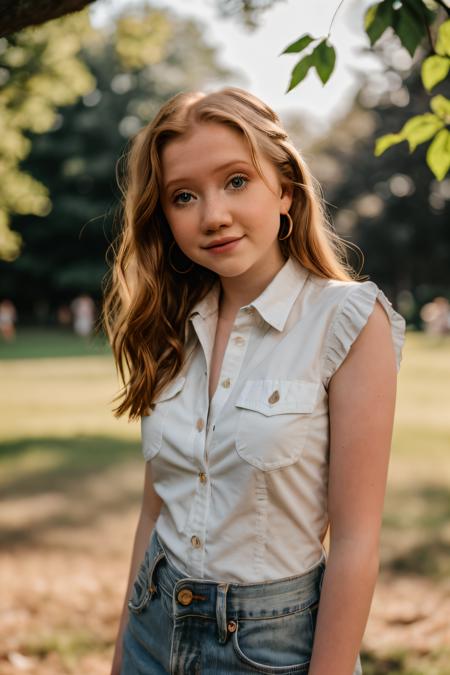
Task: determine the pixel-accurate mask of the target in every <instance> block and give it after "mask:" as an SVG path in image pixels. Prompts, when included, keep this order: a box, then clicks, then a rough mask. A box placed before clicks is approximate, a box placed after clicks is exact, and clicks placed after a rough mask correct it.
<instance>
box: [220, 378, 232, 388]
mask: <svg viewBox="0 0 450 675" xmlns="http://www.w3.org/2000/svg"><path fill="white" fill-rule="evenodd" d="M230 384H231V380H230V378H229V377H227V378H226V379H225V380H222V387H223V388H224V389H229V387H230Z"/></svg>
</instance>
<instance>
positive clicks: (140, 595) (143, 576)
mask: <svg viewBox="0 0 450 675" xmlns="http://www.w3.org/2000/svg"><path fill="white" fill-rule="evenodd" d="M150 597H151V590H150V580H149V564H148V551H146V553H145V556H144V560H143V561H142V562H141V564H140V566H139V569H138V572H137V575H136V578H135V580H134V584H133V589H132V591H131V596H130V599H129V601H128V609H129V610H130V612H133V613H134V614H140V613H141V612H142V611H143V610H144V609H145V607H146V606H147V604H148V602H149V600H150Z"/></svg>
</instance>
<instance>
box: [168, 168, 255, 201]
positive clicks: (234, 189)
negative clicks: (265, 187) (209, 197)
mask: <svg viewBox="0 0 450 675" xmlns="http://www.w3.org/2000/svg"><path fill="white" fill-rule="evenodd" d="M236 178H242V180H244V181H245V184H244V185H241V186H240V187H235V188H233V192H237V191H238V190H245V188H246V187H247V183H248V178H247V177H246V176H244V175H242V174H240V173H237V174H236V175H234V176H231V178H230V180H229V181H228V183H231V181H232V180H235V179H236ZM181 195H190V196H191V193H190V192H186V191H184V192H179V193H178V194H177V195H175V197H174V198H173V203H174V204H175V206H181V207H183V206H187V205H188V204H190V203H191V202H190V201H189V202H179V201H177V200H178V197H181Z"/></svg>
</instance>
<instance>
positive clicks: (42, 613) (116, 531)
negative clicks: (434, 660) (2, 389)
mask: <svg viewBox="0 0 450 675" xmlns="http://www.w3.org/2000/svg"><path fill="white" fill-rule="evenodd" d="M141 482H142V463H141V461H140V460H139V461H136V462H128V463H127V464H126V465H123V466H120V467H117V466H116V467H114V468H112V469H111V471H110V473H109V474H108V475H107V476H106V480H105V474H104V473H102V475H101V476H97V477H93V478H92V479H91V480H90V482H89V484H88V485H86V484H85V485H84V488H83V495H84V497H83V499H80V501H79V503H74V500H73V496H70V497H69V495H67V496H65V495H64V494H61V493H58V491H57V490H56V491H55V493H53V494H43V495H34V496H32V497H21V498H17V499H14V498H13V497H11V498H8V499H7V500H6V502H5V503H4V505H3V506H2V510H1V511H0V529H1V530H2V531H3V532H5V533H6V538H7V541H8V545H7V547H6V550H4V551H3V552H2V554H1V558H0V574H1V581H2V584H1V585H2V592H1V596H0V635H1V647H0V673H1V675H12V674H17V673H21V672H24V673H30V674H38V675H68V674H71V675H72V674H73V675H75V674H76V675H109V668H110V663H111V658H112V651H113V643H114V639H115V632H116V630H117V622H118V615H119V612H120V608H121V605H122V601H123V594H124V592H125V584H126V578H127V575H128V565H129V556H130V553H131V546H132V538H133V533H134V528H135V525H136V518H137V512H138V502H137V500H136V499H134V500H131V501H132V502H133V503H132V505H128V506H127V507H123V506H121V507H120V508H119V507H118V504H123V501H122V500H121V499H120V496H121V495H130V494H133V493H134V492H135V491H136V494H138V491H139V489H140V486H141ZM119 486H120V487H119ZM89 495H91V497H92V499H90V498H89ZM128 501H130V500H128ZM94 505H96V506H95V509H94ZM93 511H95V513H93ZM99 514H100V515H99ZM449 617H450V579H449V580H447V581H446V582H439V583H436V582H432V581H430V580H428V579H427V578H425V577H419V576H411V575H409V576H398V575H395V576H393V575H388V574H387V573H386V572H384V571H381V573H380V576H379V580H378V583H377V587H376V591H375V595H374V599H373V604H372V610H371V614H370V618H369V622H368V625H367V630H366V634H365V637H364V642H363V651H366V652H370V653H372V652H373V653H375V654H377V655H382V654H392V653H394V652H396V650H399V651H405V650H406V651H407V652H408V653H409V654H410V655H411V654H413V655H415V656H416V657H417V659H418V662H419V663H420V659H421V657H422V656H424V655H429V654H430V653H433V652H437V653H440V652H442V650H444V649H445V648H446V647H447V648H448V646H449V645H450V620H449ZM394 671H395V672H399V671H397V670H395V669H393V670H392V672H394ZM371 672H373V673H377V672H379V673H385V672H386V673H387V672H391V671H390V670H389V668H387V669H384V668H383V669H381V667H379V669H378V671H377V669H376V668H375V669H373V670H371ZM401 672H405V673H406V672H408V673H410V672H411V673H412V672H414V673H415V674H416V673H423V674H424V675H429V673H431V672H433V673H434V672H439V673H440V674H441V673H442V674H443V673H444V672H450V671H448V670H446V669H445V667H444V666H441V667H439V669H437V670H436V671H435V670H433V671H431V670H430V669H428V666H424V670H421V669H420V667H419V668H418V669H417V668H416V670H414V671H412V670H411V671H410V670H405V671H401Z"/></svg>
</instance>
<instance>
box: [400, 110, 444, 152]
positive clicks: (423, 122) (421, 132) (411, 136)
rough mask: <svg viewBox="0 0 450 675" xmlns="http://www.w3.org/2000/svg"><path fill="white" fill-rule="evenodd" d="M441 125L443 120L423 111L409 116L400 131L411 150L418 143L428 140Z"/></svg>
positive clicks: (411, 150)
mask: <svg viewBox="0 0 450 675" xmlns="http://www.w3.org/2000/svg"><path fill="white" fill-rule="evenodd" d="M443 126H444V122H443V121H442V120H441V119H439V117H436V115H433V114H432V113H425V114H424V115H416V116H415V117H411V119H410V120H408V121H407V122H406V124H405V125H404V127H403V129H402V130H401V131H400V133H401V135H402V136H403V138H405V139H406V140H407V141H408V144H409V151H410V152H413V150H415V149H416V148H417V146H418V145H420V143H425V141H429V140H430V138H432V137H433V136H434V135H435V134H436V132H437V131H439V130H440V129H442V127H443Z"/></svg>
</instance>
